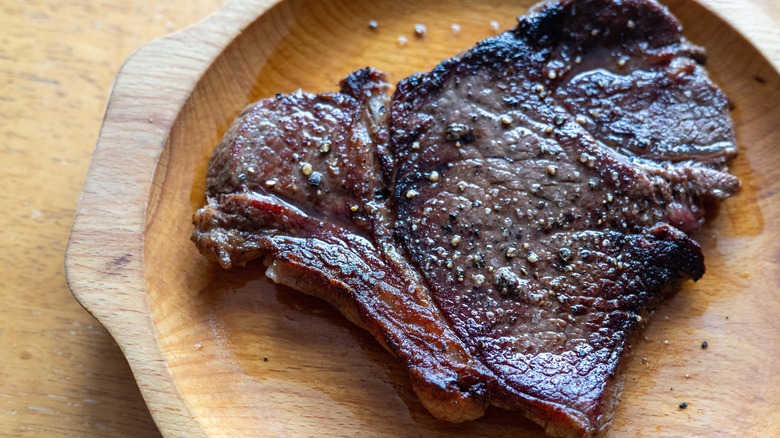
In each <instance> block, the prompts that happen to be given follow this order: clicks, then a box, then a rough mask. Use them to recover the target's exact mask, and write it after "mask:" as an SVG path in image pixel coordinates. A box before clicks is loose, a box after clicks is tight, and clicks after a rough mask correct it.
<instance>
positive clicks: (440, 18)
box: [66, 0, 780, 437]
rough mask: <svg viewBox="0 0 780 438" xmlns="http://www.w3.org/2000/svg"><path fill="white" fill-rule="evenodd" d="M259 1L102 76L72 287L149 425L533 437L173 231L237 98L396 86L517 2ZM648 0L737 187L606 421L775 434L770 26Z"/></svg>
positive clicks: (638, 428) (777, 338) (270, 432)
mask: <svg viewBox="0 0 780 438" xmlns="http://www.w3.org/2000/svg"><path fill="white" fill-rule="evenodd" d="M273 3H274V2H273V1H268V0H241V1H238V0H236V1H234V2H232V3H230V4H228V5H227V6H226V7H225V8H224V9H222V10H221V11H219V12H218V13H216V14H215V15H214V16H212V17H210V18H209V19H207V20H206V21H204V22H202V23H200V24H198V25H196V26H194V27H193V28H190V29H188V30H186V31H183V32H181V33H178V34H174V35H172V36H169V37H167V38H164V39H162V40H158V41H155V42H153V43H151V44H149V45H147V46H145V47H143V48H141V49H140V50H139V51H138V52H137V53H136V54H135V55H134V56H133V57H132V58H131V59H130V60H129V61H128V62H127V63H126V64H125V66H124V67H123V68H122V71H121V72H120V74H119V76H118V77H117V80H116V84H115V88H114V91H113V94H112V97H111V100H110V102H109V105H108V110H107V114H106V119H105V122H104V125H103V128H102V131H101V134H100V139H99V141H98V145H97V148H96V150H95V154H94V157H93V161H92V165H91V168H90V171H89V177H88V181H87V183H86V186H85V188H84V194H83V198H82V200H81V203H80V206H79V210H78V215H77V218H76V222H75V225H74V228H73V234H72V236H71V241H70V245H69V248H68V253H67V263H66V265H67V271H68V279H69V281H70V285H71V288H72V290H73V293H74V295H75V296H76V298H77V299H78V300H79V301H80V302H81V303H82V304H83V305H84V307H85V308H86V309H87V310H88V311H90V312H91V313H92V314H93V315H95V316H96V317H97V318H98V320H100V321H101V323H103V324H104V325H105V326H106V328H107V329H108V330H109V331H110V332H111V334H112V335H113V336H114V337H115V338H116V341H117V342H118V344H119V345H120V346H121V348H122V350H123V351H124V352H125V354H126V355H127V359H128V361H129V363H130V366H131V367H132V370H133V372H134V373H135V376H136V379H137V380H138V384H139V386H140V387H141V390H142V393H143V395H144V398H145V399H146V402H147V404H148V405H149V409H150V410H151V412H152V414H153V416H154V419H155V421H156V422H157V424H158V426H159V427H160V429H161V430H162V431H163V433H165V434H166V435H170V436H187V437H197V436H222V435H234V436H250V435H254V436H285V435H290V436H357V435H364V436H449V435H456V434H457V435H466V436H504V435H515V436H542V432H541V430H540V428H538V427H536V426H535V425H533V424H531V423H530V422H528V421H527V420H525V419H523V418H521V416H520V415H518V414H516V413H511V412H506V411H502V410H500V409H496V408H491V409H489V410H488V413H487V415H486V416H485V417H484V418H482V419H480V420H478V421H474V422H470V423H466V424H462V425H451V424H448V423H444V422H441V421H437V420H435V419H433V418H432V417H431V416H430V415H429V414H428V413H427V412H426V411H425V409H424V408H423V407H422V406H421V404H420V403H419V401H418V400H417V398H416V396H415V394H414V392H413V391H412V389H411V386H410V384H409V381H408V379H407V377H406V376H405V374H404V372H403V370H402V369H401V368H400V366H399V365H398V364H397V363H396V362H395V361H394V360H393V358H392V357H391V356H390V355H389V354H388V353H386V352H385V351H384V350H382V349H381V348H380V347H379V345H378V344H377V343H376V342H375V341H374V340H373V339H372V338H371V337H370V336H369V335H368V334H366V333H364V332H362V331H361V330H359V329H357V328H356V327H353V326H352V325H351V324H350V323H348V322H347V321H346V320H345V319H344V318H343V317H342V316H341V315H340V314H339V313H338V312H336V311H335V310H334V309H331V308H330V307H328V306H327V305H325V304H324V303H323V302H321V301H318V300H316V299H313V298H310V297H307V296H304V295H302V294H300V293H298V292H295V291H291V290H289V289H285V288H283V287H277V286H275V285H273V284H271V283H270V282H269V281H267V280H266V279H265V278H264V277H263V275H262V270H261V269H257V266H254V269H253V267H249V268H247V269H237V270H233V271H230V272H224V271H222V270H220V269H218V268H216V267H215V266H214V265H213V264H210V263H208V262H206V261H205V259H204V258H203V257H201V256H199V255H198V253H197V251H196V250H195V247H194V245H193V244H192V243H191V242H190V241H189V236H190V232H191V230H192V226H191V223H190V218H191V215H192V213H193V211H194V210H195V209H196V208H198V207H200V206H201V205H202V203H203V201H204V196H203V192H204V185H205V182H204V179H205V178H204V174H205V169H206V165H207V161H208V158H209V155H210V153H211V150H212V149H213V147H214V146H215V145H216V143H217V142H218V140H219V139H220V137H221V136H222V135H223V133H224V132H225V130H226V128H227V127H228V124H229V123H230V122H231V121H232V119H233V118H234V117H235V116H236V115H237V114H238V112H239V111H240V110H241V109H242V108H243V107H244V106H245V105H247V104H249V103H251V102H253V101H255V100H257V99H259V98H262V97H267V96H271V95H274V94H275V93H277V92H289V91H293V90H295V89H297V88H303V89H305V90H308V91H328V90H335V89H336V84H337V82H338V81H339V79H341V78H342V77H344V76H345V75H346V74H347V73H348V72H350V71H352V70H355V69H357V68H360V67H364V66H367V65H371V66H374V67H377V68H379V69H381V70H384V71H386V72H389V73H390V74H391V78H392V80H393V81H398V80H400V79H402V78H403V77H405V76H407V75H408V74H410V73H413V72H416V71H425V70H428V69H430V68H431V67H433V66H434V65H435V64H436V63H437V62H438V61H440V60H442V59H444V58H446V57H449V56H452V55H454V54H456V53H458V52H459V51H461V50H463V49H466V48H468V47H470V46H471V45H472V44H473V43H474V42H476V41H478V40H480V39H482V38H485V37H487V36H490V35H492V34H494V33H495V32H496V31H495V30H494V29H493V27H492V26H491V20H495V21H497V22H498V23H499V26H500V28H501V29H506V28H509V27H511V26H513V24H514V17H515V16H517V15H519V14H522V13H524V12H525V10H526V9H527V7H528V6H529V5H530V3H531V2H530V1H528V0H520V1H516V2H507V1H504V0H482V1H476V0H475V1H466V0H446V1H438V0H425V1H413V0H392V1H384V0H357V1H353V0H325V1H316V0H283V1H281V2H278V3H276V4H273ZM668 4H669V6H670V7H671V9H672V10H673V12H674V13H675V14H676V15H677V16H678V17H679V18H680V19H681V20H682V21H683V23H684V25H685V28H686V34H687V35H688V36H689V38H691V39H692V40H693V41H695V42H697V43H700V44H703V45H704V46H706V47H707V49H708V50H709V55H710V61H709V69H710V72H711V74H712V76H713V77H714V79H715V81H716V82H718V83H719V84H720V85H721V86H722V87H723V88H724V89H725V91H726V92H727V94H728V95H729V96H730V97H731V99H732V100H733V101H734V103H735V108H736V109H735V111H734V113H733V117H734V121H735V123H736V126H737V135H738V139H739V142H740V146H741V148H742V149H741V152H740V156H739V158H737V160H736V161H735V162H734V163H733V171H734V173H736V174H737V175H738V176H740V177H741V178H742V181H743V188H742V191H741V192H740V193H739V194H738V195H737V196H736V197H734V198H732V199H729V200H727V201H726V202H724V203H723V204H722V206H721V207H720V208H719V211H718V212H717V213H716V214H713V215H712V217H711V220H710V222H709V223H708V225H707V226H706V228H705V229H704V230H703V231H702V232H701V233H699V234H698V236H697V239H698V240H699V241H700V242H702V244H703V246H704V251H705V254H706V257H707V267H708V272H707V274H706V275H705V277H704V279H702V280H701V281H699V282H698V283H696V284H694V283H688V284H686V285H685V286H684V287H683V290H682V291H681V292H680V294H679V295H677V297H675V298H674V299H672V300H670V301H669V302H668V303H666V305H665V306H664V307H663V308H662V309H661V310H659V311H658V312H657V314H656V317H655V319H654V321H653V322H652V323H651V324H650V327H649V329H648V330H647V332H646V335H647V340H646V342H640V345H639V347H638V350H637V352H636V357H635V358H634V360H633V361H632V362H631V364H630V366H629V369H628V371H627V374H628V376H627V383H626V386H625V392H624V395H623V398H622V403H621V405H620V407H619V409H618V412H617V415H616V418H615V422H614V425H613V426H612V433H613V434H615V435H629V436H635V435H636V434H638V433H644V432H646V431H652V432H661V434H662V435H670V436H685V435H687V436H693V435H696V436H716V435H729V436H730V435H735V434H740V435H745V436H778V435H780V414H779V413H778V411H777V409H776V406H778V405H780V373H777V372H775V370H776V364H775V359H776V358H778V357H780V331H779V330H777V328H776V320H777V318H778V317H780V298H778V296H777V295H776V290H777V288H778V286H780V269H778V262H779V261H780V252H779V250H778V239H780V221H778V219H777V218H778V216H780V211H779V209H780V199H778V198H780V149H778V147H777V146H778V144H779V143H780V75H779V74H778V71H777V69H776V67H777V66H778V65H780V55H778V46H779V45H780V31H778V29H777V27H776V25H774V24H773V23H771V22H769V21H768V20H767V19H765V18H763V17H762V16H761V15H760V14H759V13H758V12H756V11H755V10H753V9H751V7H750V6H749V5H746V4H744V3H742V2H740V1H738V0H733V1H725V0H708V1H707V5H708V7H709V8H712V10H710V9H707V8H705V7H703V6H701V5H699V4H698V3H695V2H692V1H683V0H673V1H670V2H669V3H668ZM713 10H714V11H717V13H715V12H713ZM718 14H720V16H722V17H727V20H728V21H726V20H724V19H721V18H719V15H718ZM372 19H373V20H376V21H377V22H378V23H379V28H378V29H376V30H374V31H372V30H369V28H368V25H367V24H368V21H369V20H372ZM415 23H422V24H425V25H426V26H427V28H428V33H427V36H426V37H425V38H422V39H420V38H415V36H414V32H413V26H414V25H415ZM452 24H458V25H459V26H460V28H461V30H460V32H459V33H454V32H453V30H452V28H451V25H452ZM732 26H733V27H732ZM735 28H738V29H739V31H740V32H742V33H743V34H744V35H747V36H748V37H750V38H751V41H752V44H751V42H748V40H747V39H745V38H744V37H743V36H742V35H741V34H740V33H739V32H738V31H737V30H735ZM401 35H403V36H405V37H406V38H407V39H408V43H407V44H406V46H405V47H400V46H399V44H398V37H399V36H401ZM753 44H756V45H758V46H759V47H761V50H759V49H757V48H756V46H754V45H753ZM762 51H763V52H764V53H766V54H767V55H768V56H769V59H767V58H765V57H764V56H762V54H761V52H762ZM773 65H774V66H775V67H773ZM703 341H707V342H708V343H709V348H707V349H706V350H705V349H702V348H701V343H702V342H703ZM683 401H685V402H687V403H688V408H687V409H685V410H681V409H679V408H678V405H679V403H680V402H683Z"/></svg>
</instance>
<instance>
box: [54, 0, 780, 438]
mask: <svg viewBox="0 0 780 438" xmlns="http://www.w3.org/2000/svg"><path fill="white" fill-rule="evenodd" d="M282 1H283V0H232V1H230V2H229V3H227V4H226V5H225V6H223V7H222V8H221V9H220V10H218V11H217V12H215V13H214V14H212V15H211V16H209V17H207V18H205V19H204V20H202V21H200V22H198V23H196V24H194V25H192V26H190V27H188V28H186V29H183V30H181V31H178V32H176V33H173V34H170V35H168V36H165V37H162V38H160V39H157V40H154V41H152V42H150V43H148V44H146V45H144V46H142V47H141V48H139V49H138V50H137V51H136V52H135V53H133V54H132V55H131V56H130V57H129V58H128V59H127V60H126V61H125V63H124V64H123V66H122V67H121V69H120V71H119V73H118V75H117V78H116V80H115V82H114V84H113V87H112V92H111V95H110V98H109V101H108V104H107V108H106V114H105V117H104V120H103V123H102V126H101V129H100V134H99V136H98V141H97V144H96V146H95V150H94V153H93V158H92V161H91V164H90V168H89V172H88V175H87V179H86V182H85V185H84V190H83V193H82V196H81V199H80V200H79V205H78V208H77V211H76V215H75V218H74V225H73V228H72V231H71V235H70V239H69V242H68V247H67V250H66V256H65V272H66V278H67V282H68V286H69V288H70V289H71V291H72V293H73V295H74V297H75V298H76V300H77V301H78V302H79V303H80V304H81V305H82V306H83V307H84V308H85V310H87V311H88V312H89V313H90V314H92V315H93V316H94V317H95V318H96V319H97V320H98V321H99V322H100V323H101V324H102V325H103V326H105V327H106V329H107V330H108V331H109V333H110V334H111V335H112V336H113V337H114V339H115V340H116V342H117V343H118V344H119V346H120V348H121V349H122V351H123V353H124V354H125V356H126V357H127V359H128V363H129V364H130V367H131V369H132V372H133V374H134V376H135V378H136V380H137V382H138V384H139V387H140V389H141V392H142V395H143V397H144V400H145V401H146V403H147V405H148V407H149V409H150V411H151V413H152V416H153V418H154V421H155V422H156V424H157V426H158V427H159V428H160V430H161V432H162V433H163V434H164V435H166V436H188V437H195V436H206V433H205V430H204V429H203V428H202V426H201V425H200V424H199V423H198V419H197V418H196V416H195V415H193V413H192V410H191V409H190V407H189V406H188V405H187V403H186V401H185V399H184V397H183V396H182V395H181V393H180V390H179V388H178V386H177V384H176V382H175V381H174V380H173V378H172V375H171V373H170V370H169V369H168V364H167V361H166V359H165V357H164V356H163V354H162V349H161V346H160V343H159V338H158V333H157V330H156V327H155V324H154V321H153V319H152V315H151V309H150V303H149V300H148V295H147V291H146V288H145V286H146V284H145V281H144V279H145V268H144V232H145V227H146V215H147V207H148V204H149V200H148V195H149V194H150V193H151V191H152V188H153V187H152V185H153V180H154V174H155V171H156V168H157V165H158V161H159V159H160V156H161V154H162V151H163V150H164V148H165V147H167V145H168V139H169V136H170V133H171V129H172V128H173V126H174V124H175V122H176V120H177V118H178V116H179V114H180V112H181V110H182V108H183V107H184V105H185V103H186V102H187V100H188V99H189V97H190V95H191V93H192V91H193V90H194V88H195V86H196V85H197V84H198V82H199V81H200V80H201V78H202V77H203V75H204V74H205V73H206V72H207V71H208V69H209V68H210V66H211V64H212V63H213V62H214V60H216V59H217V58H218V57H219V56H220V55H221V54H222V52H223V50H224V49H225V48H226V47H228V46H229V45H230V44H231V43H232V42H233V41H234V40H235V39H236V38H237V37H239V35H240V34H241V32H242V31H243V29H245V28H247V27H248V26H251V25H252V24H253V23H254V22H255V21H256V20H257V19H259V18H260V17H261V16H262V15H263V14H265V13H266V12H268V11H269V10H270V9H271V8H272V7H273V6H274V5H276V4H278V3H281V2H282ZM694 2H695V3H698V4H700V5H702V6H703V7H704V8H706V9H707V10H708V11H710V12H712V13H713V14H714V15H715V16H717V17H718V18H719V19H720V20H722V21H723V22H725V23H726V24H727V25H729V26H730V27H732V28H733V29H735V30H736V31H737V33H739V34H740V35H742V36H743V37H744V38H745V40H746V42H748V43H749V44H751V45H752V46H753V47H754V48H755V49H756V51H757V52H758V53H761V54H762V55H763V56H764V57H765V58H766V59H767V60H768V62H769V63H770V64H771V65H772V67H773V68H774V69H775V71H777V72H779V73H778V74H780V27H779V26H778V25H777V24H776V23H775V22H774V21H772V20H771V19H769V18H767V17H765V16H764V15H763V14H762V13H761V12H759V11H758V9H757V8H756V7H755V6H754V5H752V4H750V3H743V2H741V1H738V0H694ZM247 10H251V11H255V12H256V13H255V14H254V15H253V14H246V11H247ZM773 42H774V44H773ZM193 45H197V46H199V47H202V48H204V49H205V50H202V51H200V52H198V54H197V56H193V52H192V50H191V49H190V48H191V47H192V46H193ZM160 55H165V56H160ZM185 57H186V60H187V61H186V64H184V63H178V62H176V60H178V59H181V58H185ZM182 65H186V68H182ZM150 66H153V67H154V68H153V69H149V67H150ZM172 72H173V74H175V75H176V77H177V78H179V79H180V80H179V83H178V88H177V89H176V90H173V91H174V94H169V95H166V97H165V99H164V100H155V99H156V97H157V96H156V94H155V93H154V92H153V85H154V83H155V82H154V79H155V78H156V77H158V76H166V75H170V74H171V73H172ZM149 86H152V87H149ZM139 87H140V88H141V89H143V88H144V87H146V88H147V89H149V90H150V93H149V94H146V95H137V94H136V95H134V94H132V93H130V94H128V90H136V89H138V88H139ZM150 102H154V105H153V107H154V108H155V111H154V116H153V117H149V116H148V108H150V106H149V104H150ZM119 114H122V115H123V116H122V117H117V115H119ZM127 114H132V115H133V117H132V118H127V117H126V115H127ZM117 138H122V139H123V141H122V142H116V141H114V139H117ZM120 145H121V146H120ZM127 145H132V146H133V147H132V148H125V147H123V146H127ZM118 152H121V153H122V154H124V155H125V156H127V157H128V161H129V160H137V161H138V162H140V163H142V165H143V166H142V167H143V168H144V169H147V172H145V173H143V174H133V173H130V172H128V171H127V170H126V168H125V169H121V168H119V169H118V168H110V167H109V168H104V165H105V160H104V158H103V157H105V156H108V155H114V154H116V153H118ZM116 181H121V182H122V184H112V182H114V183H115V182H116ZM139 194H140V196H141V198H140V199H139ZM117 198H118V199H121V200H127V201H128V205H132V206H133V209H132V210H131V211H130V210H128V211H130V212H131V213H132V214H131V215H127V214H126V213H127V212H128V211H123V212H122V213H123V214H125V215H124V216H121V217H117V215H116V213H117V212H114V211H109V210H105V209H103V208H101V207H102V205H103V202H102V201H103V200H105V199H117ZM94 233H97V234H98V235H100V236H101V240H93V239H92V238H91V237H90V236H92V235H94ZM106 275H109V276H111V278H112V279H113V281H112V282H97V281H95V279H96V278H99V277H104V276H106ZM131 314H132V315H134V318H133V319H132V320H131V319H130V318H129V316H128V315H131ZM138 314H141V315H143V317H144V321H145V323H144V324H142V325H139V324H138V321H137V315H138ZM141 358H143V359H141ZM171 400H175V401H176V402H177V403H178V405H176V406H171V405H170V402H171Z"/></svg>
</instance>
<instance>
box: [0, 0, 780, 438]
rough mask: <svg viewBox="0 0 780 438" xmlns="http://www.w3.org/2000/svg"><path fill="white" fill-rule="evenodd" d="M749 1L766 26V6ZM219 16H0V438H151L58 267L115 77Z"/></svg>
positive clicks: (101, 12)
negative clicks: (139, 51) (143, 48)
mask: <svg viewBox="0 0 780 438" xmlns="http://www.w3.org/2000/svg"><path fill="white" fill-rule="evenodd" d="M751 1H752V2H753V3H754V4H756V5H757V6H758V7H759V8H760V9H761V10H762V11H764V12H765V13H766V14H767V15H769V16H770V17H772V18H773V19H774V20H775V21H776V22H778V23H780V2H778V1H777V0H751ZM221 3H222V1H221V0H188V1H183V0H169V1H164V0H157V1H154V0H134V1H132V2H128V1H120V0H108V1H107V0H70V1H66V2H54V1H42V0H37V1H24V2H23V1H5V2H1V3H0V163H1V164H2V165H3V170H2V171H0V182H2V187H3V189H2V190H0V248H2V251H0V303H2V304H0V312H2V313H1V315H2V316H1V317H0V435H2V436H20V435H21V436H154V435H156V434H158V432H157V429H156V427H155V425H154V423H153V422H152V419H151V416H150V415H149V413H148V411H147V409H146V407H145V405H144V402H143V400H142V398H141V395H140V392H139V390H138V389H137V387H136V384H135V382H134V380H133V377H132V375H131V373H130V369H129V367H128V366H127V363H126V361H125V359H124V357H123V355H122V353H121V351H120V350H119V348H118V347H117V345H116V344H115V342H114V341H113V340H112V339H111V337H110V336H109V335H108V334H107V332H106V331H105V330H104V329H103V328H102V327H101V326H100V325H99V324H98V323H97V322H96V321H95V320H94V319H93V318H92V317H91V316H90V315H89V314H87V313H86V312H85V311H84V310H83V309H82V308H81V307H80V306H79V305H78V303H77V302H76V301H75V300H74V299H73V297H72V295H71V294H70V291H69V290H68V287H67V285H66V282H65V276H64V268H63V256H64V251H65V247H66V244H67V239H68V235H69V232H70V228H71V224H72V220H73V214H74V212H75V209H76V204H77V201H78V198H79V194H80V193H81V188H82V185H83V183H84V179H85V176H86V173H87V167H88V165H89V159H90V155H91V153H92V150H93V147H94V143H95V140H96V138H97V134H98V130H99V128H100V123H101V120H102V116H103V113H104V109H105V102H106V99H107V97H108V93H109V91H110V87H111V82H112V80H113V78H114V76H115V75H116V72H117V71H118V69H119V67H120V65H121V64H122V62H123V61H124V60H125V59H126V58H127V57H128V56H129V55H130V54H131V53H132V52H133V50H134V49H136V48H137V47H139V46H140V45H141V44H143V43H145V42H147V41H149V40H151V39H153V38H155V37H158V36H162V35H165V34H167V33H169V32H171V31H174V30H176V29H179V28H182V27H184V26H186V25H187V24H190V23H193V22H195V21H196V20H198V19H199V18H202V17H205V16H206V15H208V14H209V13H210V12H212V11H214V10H216V9H217V8H218V7H219V6H220V5H221ZM778 46H780V41H778Z"/></svg>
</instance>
